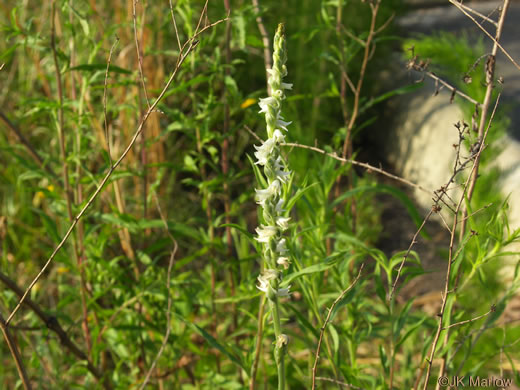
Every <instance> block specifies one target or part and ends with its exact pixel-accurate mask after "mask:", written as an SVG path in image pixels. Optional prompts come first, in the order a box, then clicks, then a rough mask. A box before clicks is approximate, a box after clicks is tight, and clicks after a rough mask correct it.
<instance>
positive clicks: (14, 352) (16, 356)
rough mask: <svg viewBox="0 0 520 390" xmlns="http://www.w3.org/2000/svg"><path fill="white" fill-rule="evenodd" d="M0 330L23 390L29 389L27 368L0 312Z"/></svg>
mask: <svg viewBox="0 0 520 390" xmlns="http://www.w3.org/2000/svg"><path fill="white" fill-rule="evenodd" d="M0 330H1V331H2V334H3V335H4V339H5V342H6V343H7V347H8V348H9V351H10V352H11V356H12V357H13V360H14V364H15V366H16V370H17V371H18V375H19V376H20V380H21V381H22V385H23V388H24V389H25V390H31V389H32V387H31V382H29V378H28V376H27V370H26V369H25V365H24V364H23V360H22V357H21V356H20V351H19V350H18V345H17V344H16V340H15V339H14V338H13V337H12V336H11V332H9V327H8V326H7V325H6V324H5V321H4V317H3V316H2V315H1V314H0Z"/></svg>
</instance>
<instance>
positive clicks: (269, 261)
mask: <svg viewBox="0 0 520 390" xmlns="http://www.w3.org/2000/svg"><path fill="white" fill-rule="evenodd" d="M286 59H287V52H286V48H285V31H284V25H283V24H282V23H280V24H279V25H278V29H277V30H276V34H275V37H274V44H273V68H272V69H268V70H267V72H268V73H269V85H270V86H271V96H270V97H267V98H265V99H260V103H259V105H260V108H261V110H260V113H264V114H265V119H266V123H267V137H268V138H267V140H266V141H265V142H264V143H263V144H262V145H260V146H255V148H256V150H257V151H256V152H255V157H256V158H257V161H256V164H258V165H262V166H263V167H264V175H265V177H266V179H267V188H261V189H256V201H257V203H258V204H259V205H260V207H261V208H262V216H263V220H264V223H265V224H264V225H261V226H260V227H258V228H257V229H256V233H257V234H258V237H256V238H255V239H256V240H257V241H258V242H260V243H261V244H262V255H263V260H264V267H263V268H264V271H263V272H262V274H261V275H260V276H259V277H258V282H259V285H258V286H257V288H258V289H260V290H261V291H263V292H264V293H265V294H266V296H267V299H268V302H269V307H270V309H271V313H272V317H273V326H274V333H275V337H276V341H275V343H274V344H275V349H274V356H275V361H276V365H277V368H278V390H284V389H285V365H284V356H285V353H286V351H287V345H288V343H289V338H288V336H287V335H285V334H283V333H282V330H281V321H280V305H279V300H278V298H280V297H288V296H289V288H290V286H289V287H286V288H280V284H281V282H282V275H283V270H286V269H287V268H288V267H289V264H290V262H289V257H288V250H287V246H286V239H285V238H284V237H283V232H284V231H285V230H287V229H288V227H289V220H290V218H287V217H284V212H285V210H284V209H283V206H284V203H285V201H286V199H284V197H283V193H284V191H283V186H284V185H285V184H287V181H288V178H289V176H290V174H291V172H290V171H287V170H286V168H285V167H286V164H285V162H284V160H283V158H282V156H281V153H280V143H282V142H284V141H285V136H284V135H283V132H282V130H283V131H287V126H288V125H290V122H286V121H284V119H283V117H282V115H281V107H282V101H283V100H284V99H285V93H284V90H285V89H291V88H292V84H287V83H284V82H282V79H283V77H285V76H286V75H287V68H286V66H285V62H286Z"/></svg>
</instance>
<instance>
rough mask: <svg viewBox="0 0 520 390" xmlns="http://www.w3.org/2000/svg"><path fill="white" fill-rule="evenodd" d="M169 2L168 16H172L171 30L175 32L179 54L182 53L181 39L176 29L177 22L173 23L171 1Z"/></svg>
mask: <svg viewBox="0 0 520 390" xmlns="http://www.w3.org/2000/svg"><path fill="white" fill-rule="evenodd" d="M169 1H170V14H171V15H172V21H173V28H174V30H175V38H177V45H178V46H179V53H180V52H181V51H182V46H181V38H180V36H179V30H178V29H177V22H176V21H175V14H174V13H173V4H172V0H169Z"/></svg>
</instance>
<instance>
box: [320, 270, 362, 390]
mask: <svg viewBox="0 0 520 390" xmlns="http://www.w3.org/2000/svg"><path fill="white" fill-rule="evenodd" d="M364 266H365V263H363V264H361V267H359V272H358V274H357V276H356V278H355V279H354V280H353V281H352V283H351V284H350V286H348V287H347V288H346V289H345V290H343V291H342V292H341V294H339V296H338V297H337V298H336V300H335V301H334V303H332V306H331V307H330V308H329V310H328V313H327V317H326V318H325V321H324V322H323V326H322V327H321V329H320V337H319V339H318V346H317V347H316V353H315V355H314V365H313V366H312V390H314V389H315V388H316V372H317V370H318V360H319V359H320V349H321V343H322V341H323V336H324V334H325V329H326V328H327V325H328V323H329V321H330V316H331V315H332V311H333V310H334V308H335V307H336V305H337V304H338V303H339V302H340V301H341V300H342V299H343V297H344V296H345V294H347V293H348V292H349V291H350V290H352V288H353V287H354V286H355V285H356V283H357V282H358V280H359V278H360V277H361V271H363V267H364Z"/></svg>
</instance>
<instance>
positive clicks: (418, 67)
mask: <svg viewBox="0 0 520 390" xmlns="http://www.w3.org/2000/svg"><path fill="white" fill-rule="evenodd" d="M426 66H427V64H423V63H417V58H416V57H414V58H412V59H411V60H410V62H409V63H408V65H407V67H408V69H413V70H415V71H417V72H421V73H423V74H424V75H426V76H428V77H430V78H431V79H433V80H435V85H436V86H437V84H442V85H443V86H444V87H446V88H448V89H449V90H450V91H451V92H452V94H457V95H459V96H460V97H462V98H464V99H466V100H467V101H468V102H470V103H473V104H475V105H476V106H480V103H479V102H478V101H476V100H475V99H473V98H472V97H471V96H468V95H466V94H465V93H464V92H462V91H459V90H458V89H457V88H455V87H454V86H452V85H451V84H449V83H448V82H446V81H444V80H443V79H441V78H440V77H439V76H437V75H436V74H435V73H433V72H430V71H429V70H426ZM420 81H422V80H420ZM437 91H438V88H437V89H436V92H437Z"/></svg>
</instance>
